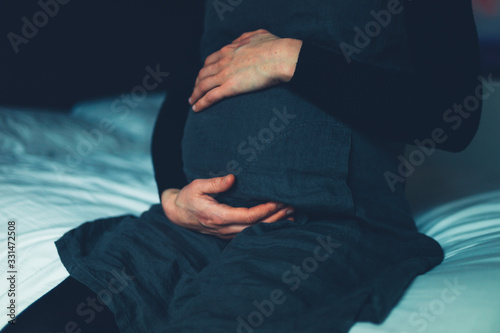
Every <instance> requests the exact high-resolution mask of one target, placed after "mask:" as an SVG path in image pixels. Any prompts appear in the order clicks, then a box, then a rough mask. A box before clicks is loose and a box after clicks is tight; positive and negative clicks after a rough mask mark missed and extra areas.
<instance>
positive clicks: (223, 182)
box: [200, 174, 235, 194]
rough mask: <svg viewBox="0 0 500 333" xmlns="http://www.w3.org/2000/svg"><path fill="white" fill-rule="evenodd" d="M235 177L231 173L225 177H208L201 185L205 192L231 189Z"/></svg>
mask: <svg viewBox="0 0 500 333" xmlns="http://www.w3.org/2000/svg"><path fill="white" fill-rule="evenodd" d="M234 180H235V177H234V175H232V174H229V175H227V176H224V177H215V178H210V179H206V180H205V181H204V182H203V183H202V185H201V186H200V190H201V191H202V192H203V193H209V194H216V193H220V192H225V191H227V190H229V188H230V187H231V186H233V184H234Z"/></svg>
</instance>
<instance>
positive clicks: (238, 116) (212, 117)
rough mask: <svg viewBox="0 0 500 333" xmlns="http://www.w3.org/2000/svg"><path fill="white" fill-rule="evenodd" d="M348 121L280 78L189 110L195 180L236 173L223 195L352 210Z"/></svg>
mask: <svg viewBox="0 0 500 333" xmlns="http://www.w3.org/2000/svg"><path fill="white" fill-rule="evenodd" d="M350 136H351V131H350V129H349V128H348V127H347V126H346V125H344V124H343V123H340V122H339V121H337V120H336V119H335V118H333V117H331V116H329V115H327V114H326V113H325V112H323V111H322V110H320V109H318V108H316V107H315V106H313V105H312V104H310V103H309V102H307V101H306V100H304V99H302V98H300V97H298V96H296V95H294V94H292V93H291V92H290V91H288V90H287V89H286V88H284V87H282V86H275V87H273V88H270V89H266V90H263V91H259V92H256V93H251V94H245V95H240V96H237V97H234V98H229V99H226V100H223V101H222V102H220V103H218V104H216V105H214V106H212V107H210V108H209V109H207V110H205V111H202V112H200V113H195V112H193V111H192V110H190V111H189V115H188V119H187V122H186V127H185V130H184V138H183V142H182V149H183V162H184V172H185V174H186V177H187V178H188V180H189V181H192V180H194V179H197V178H212V177H217V176H222V175H226V174H229V173H232V174H234V175H235V176H236V184H235V185H234V186H233V187H232V188H231V189H230V190H229V191H227V192H224V193H221V194H219V195H218V196H217V200H218V201H219V202H223V203H227V204H230V205H232V206H241V207H251V206H253V205H255V204H259V203H263V202H267V201H269V200H277V201H281V202H284V203H287V204H290V205H293V206H294V207H295V208H296V209H298V210H303V211H309V212H315V213H347V212H350V211H351V210H352V209H353V207H352V199H351V194H350V190H349V188H348V187H347V184H346V178H347V172H348V159H349V150H350Z"/></svg>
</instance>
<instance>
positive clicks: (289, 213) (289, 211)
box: [286, 209, 294, 215]
mask: <svg viewBox="0 0 500 333" xmlns="http://www.w3.org/2000/svg"><path fill="white" fill-rule="evenodd" d="M293 213H294V210H293V209H289V210H287V211H286V215H292V214H293Z"/></svg>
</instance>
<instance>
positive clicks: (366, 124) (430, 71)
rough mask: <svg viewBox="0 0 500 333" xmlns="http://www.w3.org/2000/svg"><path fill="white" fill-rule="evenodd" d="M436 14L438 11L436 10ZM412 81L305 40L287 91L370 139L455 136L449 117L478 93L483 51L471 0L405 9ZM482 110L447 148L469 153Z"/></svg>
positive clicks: (413, 5) (405, 75)
mask: <svg viewBox="0 0 500 333" xmlns="http://www.w3.org/2000/svg"><path fill="white" fill-rule="evenodd" d="M430 9H432V10H430ZM404 12H405V19H406V22H407V27H408V28H407V30H408V39H409V44H410V49H411V55H412V59H411V60H412V62H413V65H414V67H415V70H414V72H413V74H411V73H405V72H402V71H397V70H390V69H384V68H378V67H376V66H373V65H369V64H362V63H359V62H356V61H352V62H350V63H348V62H347V61H346V59H345V58H344V56H343V55H342V54H340V53H335V52H331V51H329V50H326V49H323V48H321V47H319V46H317V45H314V44H312V43H309V42H307V41H305V42H304V43H303V45H302V48H301V50H300V54H299V58H298V63H297V66H296V71H295V73H294V75H293V78H292V79H291V81H290V82H289V83H287V85H288V87H289V88H290V89H292V90H293V91H295V92H296V93H297V94H300V95H302V96H304V97H305V98H307V99H309V100H310V101H311V102H313V103H315V104H317V105H318V106H320V107H321V108H322V109H324V110H325V111H326V112H329V113H331V114H332V115H334V116H336V117H338V118H339V119H341V120H342V121H345V122H346V123H348V124H350V125H352V126H353V127H356V128H358V129H360V130H362V131H365V132H367V133H371V134H374V135H376V136H379V137H384V138H387V139H392V140H396V141H402V142H405V143H414V140H415V139H416V138H425V137H429V136H430V135H431V132H432V130H433V129H435V128H444V129H449V128H450V124H449V123H447V122H446V121H445V120H444V119H443V115H444V113H445V112H446V110H447V109H448V108H451V107H452V106H453V104H454V103H462V102H463V101H464V98H465V97H466V96H469V95H472V96H474V94H475V89H476V87H477V86H478V84H479V82H478V81H477V76H478V75H479V51H478V50H479V48H478V42H477V34H476V30H475V24H474V21H473V17H472V10H471V8H470V0H460V1H457V2H456V3H455V2H453V1H450V0H445V1H444V2H439V3H436V4H434V3H431V2H430V1H429V0H423V1H422V0H421V1H413V2H412V3H407V2H405V7H404ZM480 108H481V106H480V105H479V107H478V110H477V112H475V113H474V114H472V115H471V116H470V117H469V119H467V123H466V124H465V122H464V125H463V126H461V127H460V128H458V129H457V130H456V131H455V130H454V129H453V130H451V131H448V132H449V133H450V138H449V139H448V140H447V141H446V142H444V143H443V144H442V145H441V146H440V148H442V149H447V150H452V151H454V150H460V149H463V148H464V147H465V146H466V145H467V144H468V142H470V140H471V139H472V136H473V135H474V133H475V130H476V129H477V123H478V120H479V113H480Z"/></svg>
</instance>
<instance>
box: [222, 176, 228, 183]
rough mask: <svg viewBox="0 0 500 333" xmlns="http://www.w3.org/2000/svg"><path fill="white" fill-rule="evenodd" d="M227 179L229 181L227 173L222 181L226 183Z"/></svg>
mask: <svg viewBox="0 0 500 333" xmlns="http://www.w3.org/2000/svg"><path fill="white" fill-rule="evenodd" d="M228 181H229V175H225V176H224V180H223V181H222V182H223V183H224V184H226V183H227V182H228Z"/></svg>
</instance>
